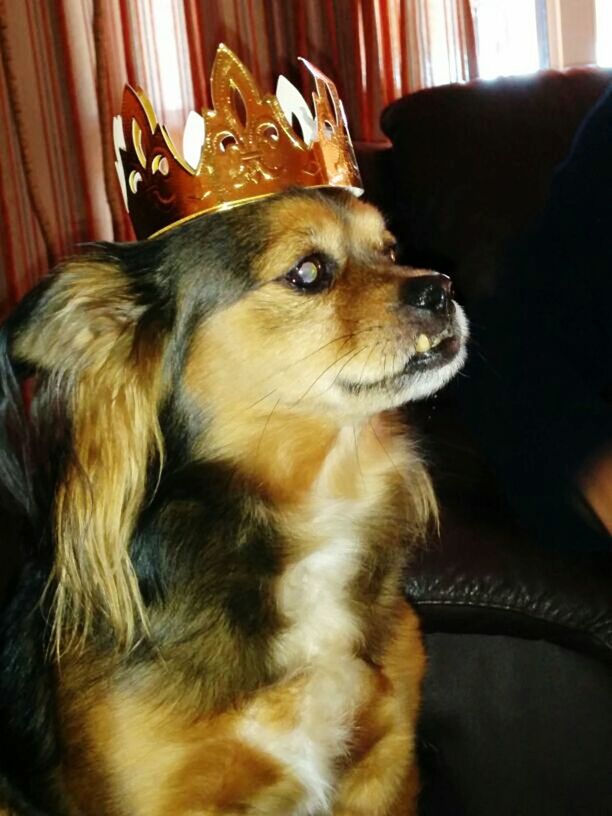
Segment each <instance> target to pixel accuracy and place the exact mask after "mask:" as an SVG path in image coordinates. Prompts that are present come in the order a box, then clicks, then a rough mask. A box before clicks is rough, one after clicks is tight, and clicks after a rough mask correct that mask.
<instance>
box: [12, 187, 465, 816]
mask: <svg viewBox="0 0 612 816" xmlns="http://www.w3.org/2000/svg"><path fill="white" fill-rule="evenodd" d="M394 253H395V249H394V240H393V237H392V236H391V235H390V234H389V232H388V231H387V230H386V229H385V225H384V223H383V220H382V218H381V216H380V214H379V213H378V212H377V211H376V210H375V209H374V208H373V207H371V206H369V205H366V204H364V203H362V202H360V201H358V200H357V199H355V198H354V197H353V196H351V195H350V194H349V193H346V192H344V191H333V190H316V189H311V190H289V191H288V192H285V193H282V194H279V195H276V196H272V197H269V198H266V199H264V200H262V201H259V202H255V203H251V204H247V205H244V206H242V207H240V208H237V209H234V210H229V211H227V212H218V213H213V214H212V215H209V216H207V217H206V218H204V219H201V218H196V219H193V220H191V221H188V222H187V223H184V224H182V225H180V226H177V227H176V228H174V229H172V230H170V231H168V232H166V233H164V234H163V235H161V236H160V237H158V238H154V239H152V240H149V241H143V242H139V243H135V244H128V245H100V246H98V247H96V248H94V251H93V253H92V254H91V255H90V256H87V257H83V258H80V259H77V260H74V261H72V262H69V263H67V264H66V265H65V266H64V268H63V269H62V270H60V272H59V273H58V274H55V275H53V276H50V277H49V278H48V279H47V280H46V281H45V282H44V283H43V284H41V285H40V286H39V287H37V289H35V290H34V291H33V292H32V293H31V294H30V295H29V296H28V297H27V298H26V299H25V300H24V301H23V303H22V304H21V305H20V307H19V308H18V309H17V311H16V312H15V314H14V315H13V316H12V317H11V318H10V319H9V321H8V322H7V324H6V325H5V327H4V329H3V333H2V341H3V354H4V357H3V364H2V370H1V374H2V389H3V396H4V404H3V418H4V424H3V429H4V431H3V434H4V437H3V440H2V441H3V448H4V450H3V459H2V477H3V487H2V493H1V496H2V498H3V499H4V504H5V505H6V506H7V508H8V509H9V510H10V514H11V519H12V521H13V526H18V530H19V536H20V538H21V541H22V542H23V543H24V544H28V545H29V546H30V550H31V553H32V556H31V559H30V561H29V564H28V566H27V567H26V569H25V571H24V574H23V576H22V578H21V580H20V582H19V586H18V587H17V588H16V590H15V593H14V597H13V600H12V602H11V604H10V605H9V606H8V608H7V610H6V611H5V612H4V617H3V620H2V637H3V644H2V652H1V675H0V706H1V710H0V716H1V718H2V726H1V729H0V731H1V734H2V737H1V738H0V739H1V741H2V745H1V747H0V752H1V753H0V757H1V762H2V773H3V775H4V780H5V781H4V783H3V786H0V795H2V793H3V794H4V796H5V803H4V807H5V811H4V812H5V813H19V814H30V813H47V814H67V815H68V816H76V815H77V814H79V815H83V816H169V815H170V814H172V816H174V815H175V814H176V815H177V816H178V815H179V814H181V816H187V814H193V815H195V814H198V815H199V816H212V815H213V814H219V815H220V814H223V816H230V815H231V816H238V814H262V815H263V814H265V816H297V815H298V814H300V815H301V816H315V814H317V816H319V815H320V814H333V816H399V814H400V813H401V814H409V813H414V812H415V807H416V804H415V803H416V793H417V790H418V779H417V769H416V763H415V748H414V744H415V721H416V716H417V711H418V706H419V687H420V682H421V677H422V674H423V668H424V655H423V648H422V644H421V639H420V636H419V630H418V624H417V621H416V620H415V616H414V614H413V613H412V612H411V611H410V610H409V608H408V606H407V605H406V604H405V602H404V601H403V599H402V592H401V584H400V576H401V571H402V568H403V566H404V563H405V561H406V558H407V556H408V555H409V554H410V550H411V547H413V546H414V543H415V542H416V541H418V540H419V539H420V538H421V537H422V536H423V534H424V531H425V529H426V527H427V524H428V521H429V519H430V517H431V516H432V514H434V515H435V501H434V497H433V494H432V489H431V485H430V482H429V479H428V476H427V473H426V471H425V468H424V466H423V464H422V463H421V461H420V460H419V457H418V455H417V453H416V451H415V449H414V447H413V444H412V442H411V439H410V435H409V433H408V432H407V431H406V429H405V428H404V427H403V425H402V423H401V422H400V419H399V417H398V415H397V413H396V412H394V409H396V408H397V407H398V406H400V405H402V404H403V403H405V402H407V401H408V400H411V399H416V398H419V397H424V396H426V395H428V394H431V393H433V392H434V391H436V390H437V389H439V388H440V387H441V386H442V385H443V384H444V383H445V382H447V380H449V379H450V377H451V376H452V375H453V374H454V373H455V372H456V371H457V370H458V369H459V367H460V366H461V364H462V362H463V359H464V346H465V339H466V335H467V328H466V321H465V318H464V316H463V313H462V311H461V309H460V308H459V307H458V306H457V305H456V304H455V303H454V302H453V301H452V299H451V296H450V293H449V283H448V280H447V279H446V278H444V277H443V276H440V275H436V274H435V273H431V272H424V271H421V270H414V269H410V268H406V267H401V266H398V265H397V264H396V263H395V256H394ZM31 375H35V376H36V382H37V385H36V389H35V396H34V400H33V404H32V406H31V410H30V416H29V418H26V417H25V415H24V412H23V409H22V407H21V405H20V401H19V390H18V388H17V380H18V379H19V378H20V377H23V376H31ZM28 429H29V430H28ZM41 597H42V599H43V600H42V602H41V603H39V600H40V598H41ZM49 642H51V643H52V645H53V648H51V649H49V648H48V644H49ZM0 807H1V806H0Z"/></svg>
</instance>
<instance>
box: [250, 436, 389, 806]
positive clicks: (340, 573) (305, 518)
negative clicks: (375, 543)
mask: <svg viewBox="0 0 612 816" xmlns="http://www.w3.org/2000/svg"><path fill="white" fill-rule="evenodd" d="M355 457H359V451H358V449H357V445H356V435H355V433H354V430H353V428H352V426H351V427H350V428H348V429H345V431H343V432H342V433H341V434H340V436H339V438H338V441H337V443H336V445H335V446H334V449H333V450H332V451H331V452H330V454H329V455H328V457H327V459H326V461H325V464H324V466H323V468H322V470H321V472H320V474H319V477H318V478H317V480H316V482H315V484H314V485H313V487H312V490H311V492H310V495H309V496H308V498H307V501H306V503H305V505H304V506H303V507H302V508H301V509H300V515H299V518H298V519H292V521H291V525H290V526H291V530H292V531H293V534H294V535H296V534H297V536H298V539H299V542H300V545H301V551H302V552H303V555H301V556H300V557H298V558H297V560H296V561H295V562H294V563H292V564H291V565H290V566H289V567H288V568H287V569H286V571H285V573H284V574H283V576H282V578H281V580H280V582H279V587H278V591H277V604H278V609H279V612H280V614H281V615H282V617H283V619H284V621H285V622H286V626H285V627H284V629H283V633H282V634H281V635H280V636H279V638H278V640H277V642H276V648H275V654H274V658H275V662H276V665H277V666H278V667H280V668H281V669H282V670H283V671H284V673H285V676H286V678H287V679H286V680H285V681H283V683H282V685H283V686H286V687H287V689H289V688H290V687H292V688H294V689H296V692H295V693H296V695H297V697H296V710H295V716H294V717H293V718H292V720H291V722H290V723H289V722H284V723H283V724H282V725H281V724H275V725H273V726H271V725H270V724H269V723H267V724H263V723H262V719H261V717H260V715H259V712H258V710H257V705H255V706H254V707H253V709H252V711H251V712H250V715H249V716H247V718H245V720H243V724H242V729H241V736H242V737H243V738H246V739H247V740H248V741H250V742H251V743H252V744H254V745H256V746H257V748H258V749H260V750H264V751H266V752H267V753H269V754H271V755H272V756H273V757H274V758H275V759H276V760H277V761H279V762H281V763H282V764H283V765H284V766H286V767H288V768H289V770H290V772H291V773H292V775H293V776H294V777H295V778H296V779H298V780H299V781H300V783H301V784H302V786H303V788H304V800H303V803H302V806H301V808H300V809H299V810H298V811H296V816H297V814H300V816H313V814H326V813H328V808H329V803H330V797H331V794H332V792H333V788H334V783H335V771H334V767H335V763H336V762H337V760H338V758H339V757H341V756H342V754H343V753H344V752H345V751H346V750H347V747H348V741H349V738H350V734H351V730H352V726H353V722H354V717H355V712H356V710H357V708H358V706H359V705H360V703H361V702H362V699H361V697H362V693H363V689H364V686H365V685H366V684H365V683H364V676H365V675H366V674H367V673H368V672H369V669H368V667H367V666H366V664H365V663H364V662H363V661H362V660H361V659H359V658H358V657H357V652H358V647H359V645H360V630H359V626H358V621H357V620H356V618H355V616H354V615H353V613H352V610H351V604H350V597H349V592H350V590H351V586H352V584H353V581H354V579H355V577H356V574H357V571H358V569H359V568H360V564H361V559H362V555H363V545H364V542H363V532H362V530H363V526H364V525H363V522H364V521H365V519H366V518H368V517H369V516H371V515H372V514H373V513H374V512H376V508H377V506H378V503H379V502H380V501H381V499H382V498H383V497H382V495H381V492H382V491H384V489H385V480H384V479H381V478H380V477H381V471H386V470H387V469H388V468H389V467H391V465H390V462H389V460H388V456H386V452H385V457H384V459H381V457H377V458H376V463H375V466H374V463H372V462H371V461H370V465H372V466H371V467H370V468H368V467H367V464H368V463H367V462H366V463H365V465H364V463H363V462H358V463H357V467H356V463H355ZM347 472H348V473H349V474H350V473H354V474H356V475H355V478H354V479H353V482H352V483H350V484H347V481H346V476H345V473H347Z"/></svg>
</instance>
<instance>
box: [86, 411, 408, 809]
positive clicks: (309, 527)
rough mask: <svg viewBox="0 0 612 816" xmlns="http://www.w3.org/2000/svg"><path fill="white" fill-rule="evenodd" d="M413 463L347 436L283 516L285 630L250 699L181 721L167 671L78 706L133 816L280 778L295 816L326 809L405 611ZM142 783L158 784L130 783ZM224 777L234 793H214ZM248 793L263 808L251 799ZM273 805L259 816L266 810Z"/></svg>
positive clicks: (394, 446)
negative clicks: (382, 648)
mask: <svg viewBox="0 0 612 816" xmlns="http://www.w3.org/2000/svg"><path fill="white" fill-rule="evenodd" d="M409 459H410V453H409V451H408V450H407V449H406V448H405V447H404V443H403V441H402V440H400V439H398V440H396V441H394V440H393V438H391V437H387V438H386V439H385V440H384V443H382V442H381V440H380V439H379V438H378V436H377V435H376V433H375V432H374V431H373V429H369V428H365V429H362V430H361V431H360V432H358V431H355V430H354V429H353V427H352V426H351V427H350V428H348V429H345V430H344V431H342V432H341V433H340V435H339V436H338V439H337V440H336V442H335V443H334V445H333V446H332V448H331V450H330V451H329V453H328V454H327V456H326V457H325V460H324V462H323V464H322V467H321V468H320V470H319V472H318V475H317V477H316V478H315V480H314V481H313V483H312V485H311V486H310V487H309V489H308V490H307V491H305V492H304V494H303V496H302V498H301V500H300V501H299V502H298V503H296V504H295V505H293V506H291V507H290V508H288V509H286V510H285V511H284V513H283V514H282V515H283V518H284V521H283V522H282V527H281V529H280V530H279V532H280V534H281V535H282V537H283V539H284V540H285V542H286V549H287V553H288V555H287V562H286V564H285V567H284V569H283V570H282V571H281V572H280V574H278V576H277V577H276V579H275V589H274V602H275V606H276V617H277V618H278V621H279V625H278V627H277V628H276V630H275V631H274V634H272V635H271V638H270V643H269V644H267V647H266V652H267V658H265V659H266V662H268V663H269V664H270V668H269V676H270V678H271V680H270V681H269V682H267V683H265V684H264V685H263V686H262V687H260V688H259V689H258V690H256V691H255V692H253V693H249V694H248V695H247V696H246V700H245V701H244V702H242V703H241V704H239V705H231V706H230V707H229V709H228V710H227V711H226V712H225V713H221V714H213V713H211V712H203V713H202V714H201V715H198V714H197V713H196V711H195V709H193V708H192V710H191V712H190V713H188V715H187V717H185V716H184V715H183V714H181V713H180V712H179V709H180V706H178V707H177V706H176V702H177V699H178V698H175V699H174V700H172V699H169V700H167V701H166V702H164V703H160V702H159V699H157V695H156V692H155V691H154V688H155V686H156V685H157V683H158V682H162V683H163V682H165V676H164V672H161V674H159V675H158V674H157V673H156V674H155V675H154V676H153V675H152V676H150V677H149V680H150V681H151V682H149V681H145V683H144V684H143V687H142V690H140V691H137V689H136V687H134V686H133V685H131V686H130V687H129V688H127V687H125V686H123V685H121V686H115V687H114V688H113V689H112V690H110V692H109V693H108V694H106V695H104V697H103V698H102V699H101V700H99V701H98V700H96V702H95V703H94V704H93V705H91V706H90V705H87V706H84V705H83V702H82V701H81V702H80V703H78V706H79V708H80V710H81V712H82V714H81V715H80V716H79V717H78V719H76V720H75V726H74V728H75V730H78V731H79V732H80V733H82V732H83V731H86V732H89V733H91V735H92V740H91V741H92V744H95V745H96V753H97V754H98V755H100V756H101V757H103V759H102V763H103V765H104V766H105V767H106V769H107V770H106V772H105V773H106V774H107V775H108V776H109V777H110V778H112V779H113V780H114V786H115V787H116V788H117V789H118V790H120V791H121V792H122V793H121V795H122V797H124V799H125V801H126V802H130V807H131V810H130V813H134V814H137V816H140V815H141V814H143V816H144V814H147V816H157V814H159V816H161V814H162V813H166V812H176V813H182V812H192V811H191V810H190V809H189V808H191V807H193V805H192V804H189V805H187V804H186V805H185V808H184V811H183V810H181V807H182V806H180V805H179V804H178V802H177V801H176V800H174V804H173V807H174V808H175V810H172V811H170V810H164V807H165V806H164V804H163V802H164V799H163V796H160V791H163V790H165V789H168V790H170V789H172V790H177V789H180V790H182V791H183V792H184V797H185V802H189V803H192V802H196V801H197V802H200V801H201V799H202V795H203V793H204V792H205V794H206V795H207V794H208V792H209V791H210V797H211V803H212V802H213V801H217V802H218V801H223V802H225V801H226V798H225V797H227V796H229V795H230V794H228V792H227V791H228V787H227V786H228V785H230V786H231V784H233V783H231V780H232V779H234V778H236V779H238V780H240V779H242V780H243V781H242V782H240V784H244V785H245V786H247V787H249V791H250V786H251V785H254V786H256V785H257V784H259V781H261V779H262V778H264V777H265V778H266V779H267V778H268V777H274V776H275V775H277V776H278V777H279V782H278V786H279V789H282V790H281V792H280V793H276V792H275V793H274V794H273V795H274V796H281V795H282V796H284V795H287V796H290V801H291V802H292V806H291V807H292V809H291V811H290V812H291V813H292V814H294V815H295V816H299V814H303V816H314V815H315V814H316V815H317V816H319V814H326V813H328V812H329V806H330V802H331V801H332V798H333V792H334V789H335V786H336V783H337V779H338V774H339V768H340V766H341V765H342V763H343V762H344V761H345V759H346V757H347V755H348V754H349V753H350V749H351V745H352V740H353V736H354V735H355V727H356V721H357V719H358V717H359V713H360V710H361V709H365V708H367V705H368V700H369V699H370V698H371V695H372V689H373V686H374V685H375V683H376V668H375V666H374V665H373V664H375V662H376V659H377V651H376V650H377V648H378V646H379V645H383V644H384V640H385V637H386V635H385V632H386V631H387V627H388V625H389V623H390V620H391V617H392V611H391V610H392V609H393V608H395V606H396V605H397V599H398V594H399V592H398V577H399V571H400V568H401V564H402V562H403V556H402V552H401V546H400V542H399V540H398V533H399V531H400V530H401V529H402V526H403V522H404V514H405V491H406V488H405V485H404V483H403V478H402V476H400V473H406V472H409V467H410V461H409ZM372 633H374V635H373V634H372ZM243 659H244V660H246V659H248V657H247V656H244V658H243ZM262 659H264V658H263V657H262ZM170 669H171V664H168V666H167V670H170ZM178 691H179V688H177V692H178ZM185 691H186V694H189V690H188V689H186V690H185ZM194 699H197V695H196V697H195V698H194ZM77 747H78V746H77ZM228 756H234V757H235V760H233V761H232V762H231V763H230V762H229V759H228ZM217 762H218V763H219V765H218V766H217V765H216V763H217ZM80 763H81V760H80V759H77V760H76V762H75V767H74V769H73V771H72V773H71V776H72V778H73V780H74V779H76V777H77V776H79V777H80V781H79V782H78V783H77V784H78V787H79V788H81V786H84V787H82V793H81V792H79V791H77V792H76V798H77V799H78V800H79V801H87V800H88V799H89V797H90V790H89V787H88V785H89V784H90V783H88V785H85V782H84V780H86V779H88V778H89V771H87V772H86V773H84V774H82V775H81V773H80V772H79V767H80ZM228 763H229V764H228ZM241 763H244V765H245V770H244V777H242V776H241V772H240V765H241ZM253 763H256V769H255V770H253ZM262 768H263V769H264V770H261V769H262ZM143 777H146V778H147V779H148V780H151V785H149V784H148V783H147V784H146V785H145V784H140V782H139V783H138V784H136V783H135V782H134V780H142V778H143ZM223 779H225V782H224V783H223V784H224V785H225V787H223V789H222V790H221V788H219V791H220V792H218V793H217V792H215V791H216V787H215V786H217V785H221V782H220V781H219V780H223ZM228 780H230V781H228ZM153 781H154V782H155V784H154V785H153ZM72 784H74V783H72ZM72 784H71V787H72ZM236 784H238V783H236ZM287 789H288V790H289V791H290V793H286V790H287ZM237 790H238V789H237ZM105 795H106V793H104V792H102V791H101V792H100V796H102V797H103V796H105ZM206 795H205V796H204V798H206ZM231 795H232V796H233V795H234V794H231ZM235 795H236V797H237V801H243V800H244V797H245V796H246V794H245V793H244V792H243V791H242V790H240V792H237V793H236V794H235ZM251 796H252V797H254V798H253V801H257V802H260V800H259V799H258V796H259V793H257V792H256V791H255V790H254V791H253V793H252V794H251V793H249V797H251ZM215 797H218V798H217V799H215ZM232 801H233V800H232ZM249 801H250V799H249ZM265 801H266V800H261V802H260V804H258V807H261V812H268V811H267V810H266V807H267V805H266V804H265ZM288 801H289V799H288ZM224 807H225V805H224ZM270 807H271V806H270ZM85 812H88V811H87V810H85ZM105 812H106V811H105ZM193 812H199V811H197V810H193ZM204 812H208V811H204ZM220 812H224V811H223V810H221V811H220ZM229 812H233V811H231V810H230V811H229ZM258 812H259V811H258ZM288 812H289V811H288ZM108 813H109V814H113V816H114V813H115V811H114V810H113V809H112V808H109V810H108Z"/></svg>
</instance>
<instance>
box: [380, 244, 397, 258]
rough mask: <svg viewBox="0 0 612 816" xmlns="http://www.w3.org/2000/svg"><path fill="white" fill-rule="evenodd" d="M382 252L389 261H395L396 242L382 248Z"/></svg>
mask: <svg viewBox="0 0 612 816" xmlns="http://www.w3.org/2000/svg"><path fill="white" fill-rule="evenodd" d="M383 254H384V255H385V257H386V258H388V260H389V261H390V262H391V263H396V262H397V244H390V245H389V246H386V247H385V248H384V249H383Z"/></svg>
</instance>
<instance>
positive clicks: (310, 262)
mask: <svg viewBox="0 0 612 816" xmlns="http://www.w3.org/2000/svg"><path fill="white" fill-rule="evenodd" d="M332 277H333V276H332V270H331V264H330V263H329V261H328V260H327V259H326V258H324V257H323V256H322V255H308V256H307V257H306V258H302V260H301V261H300V262H299V263H297V264H296V265H295V266H294V267H293V269H290V270H289V272H287V275H286V278H287V280H288V281H289V283H291V284H292V285H293V286H295V287H296V289H302V290H304V291H307V292H321V291H323V290H324V289H327V288H329V286H330V285H331V282H332Z"/></svg>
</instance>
